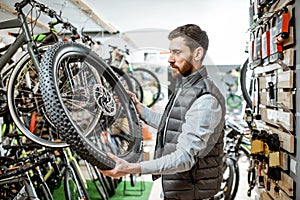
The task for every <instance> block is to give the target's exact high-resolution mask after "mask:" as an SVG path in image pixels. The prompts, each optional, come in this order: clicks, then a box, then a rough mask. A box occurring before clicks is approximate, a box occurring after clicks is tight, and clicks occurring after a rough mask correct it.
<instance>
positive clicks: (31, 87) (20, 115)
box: [7, 54, 69, 148]
mask: <svg viewBox="0 0 300 200" xmlns="http://www.w3.org/2000/svg"><path fill="white" fill-rule="evenodd" d="M38 85H39V75H38V72H37V70H36V68H35V66H34V65H33V62H32V61H31V58H30V56H29V54H25V55H24V56H23V57H22V58H21V59H20V60H19V62H18V63H17V64H16V66H15V67H14V69H13V71H12V73H11V75H10V78H9V82H8V87H7V99H8V100H7V102H8V107H9V112H10V115H11V117H12V119H13V121H14V123H15V124H16V126H17V127H18V129H19V130H20V131H21V132H22V133H23V134H24V135H25V136H26V137H27V138H29V139H30V140H32V141H34V142H36V143H38V144H40V145H43V146H47V147H53V148H64V147H67V146H69V145H68V144H67V143H65V142H63V141H62V138H61V137H60V134H59V132H58V131H57V130H56V128H55V127H54V125H53V124H52V123H51V121H50V120H49V118H48V116H47V115H46V113H45V112H46V111H45V107H44V102H43V101H42V96H41V92H40V90H39V89H38V88H39V87H38ZM58 141H61V142H58Z"/></svg>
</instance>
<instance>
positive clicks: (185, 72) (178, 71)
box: [170, 59, 194, 78]
mask: <svg viewBox="0 0 300 200" xmlns="http://www.w3.org/2000/svg"><path fill="white" fill-rule="evenodd" d="M189 60H190V59H189ZM170 65H171V67H172V77H173V78H178V77H179V76H184V77H186V76H189V75H190V74H191V73H192V72H193V69H194V66H193V64H192V63H191V62H190V61H188V60H184V62H183V65H182V67H178V66H177V65H175V64H174V63H172V64H170Z"/></svg>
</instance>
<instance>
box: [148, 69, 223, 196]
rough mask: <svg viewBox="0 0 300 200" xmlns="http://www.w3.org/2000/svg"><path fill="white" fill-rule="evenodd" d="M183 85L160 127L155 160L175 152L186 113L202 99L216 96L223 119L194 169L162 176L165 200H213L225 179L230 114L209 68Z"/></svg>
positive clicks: (167, 107)
mask: <svg viewBox="0 0 300 200" xmlns="http://www.w3.org/2000/svg"><path fill="white" fill-rule="evenodd" d="M179 82H180V83H178V84H177V86H176V90H178V88H179V87H181V92H180V95H179V96H178V98H177V99H176V101H175V103H174V106H173V108H172V109H171V110H170V108H171V107H172V106H171V105H170V101H171V100H170V101H169V103H168V105H167V106H166V109H165V112H164V114H163V117H162V120H161V123H160V125H159V127H158V134H157V141H156V142H157V143H156V148H155V155H154V158H158V157H161V156H163V155H166V154H169V153H171V152H174V151H175V148H176V143H177V139H178V136H179V135H180V134H181V127H182V124H183V123H184V120H185V118H184V117H185V114H186V112H187V111H188V110H189V108H190V107H191V105H192V104H193V102H195V100H196V99H197V98H199V97H200V96H202V95H204V94H211V95H213V96H215V97H216V98H217V99H218V101H219V103H220V105H221V107H222V114H223V115H222V116H223V117H222V120H221V121H220V122H219V124H218V126H217V127H216V129H215V132H214V134H213V135H211V137H210V139H209V141H208V145H207V149H206V152H205V154H204V155H199V156H196V158H197V162H196V164H195V165H194V166H193V167H192V169H190V170H189V171H186V172H180V173H176V174H172V175H162V186H163V192H164V197H165V199H182V200H192V199H205V198H210V197H212V196H213V195H215V194H216V193H217V192H218V191H219V189H220V185H221V181H222V178H223V175H222V157H223V136H224V130H223V128H224V123H225V122H224V115H225V112H226V110H225V100H224V97H223V95H222V94H221V92H220V91H219V89H218V88H217V87H216V85H215V84H214V82H213V81H212V80H211V79H210V78H209V77H208V76H207V70H206V67H202V68H201V69H200V70H198V71H197V72H196V73H193V74H191V75H190V76H189V77H186V78H184V79H182V81H179ZM178 85H179V86H178ZM175 93H176V91H175ZM171 98H172V97H171ZM171 98H170V99H171ZM171 104H172V103H171ZM168 113H169V115H170V117H169V120H168V123H167V128H166V133H164V130H165V124H166V118H167V115H168ZM154 179H155V177H154Z"/></svg>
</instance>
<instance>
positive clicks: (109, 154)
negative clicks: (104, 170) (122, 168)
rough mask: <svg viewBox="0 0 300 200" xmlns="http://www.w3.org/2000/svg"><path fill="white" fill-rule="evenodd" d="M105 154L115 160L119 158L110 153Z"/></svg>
mask: <svg viewBox="0 0 300 200" xmlns="http://www.w3.org/2000/svg"><path fill="white" fill-rule="evenodd" d="M107 156H108V157H110V158H111V159H113V160H114V161H115V162H117V161H118V160H119V158H118V157H117V156H115V155H114V154H112V153H107Z"/></svg>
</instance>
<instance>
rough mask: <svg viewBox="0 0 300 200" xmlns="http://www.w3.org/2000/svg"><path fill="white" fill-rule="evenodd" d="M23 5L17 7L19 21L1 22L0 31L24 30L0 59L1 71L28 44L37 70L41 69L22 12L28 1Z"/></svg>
mask: <svg viewBox="0 0 300 200" xmlns="http://www.w3.org/2000/svg"><path fill="white" fill-rule="evenodd" d="M23 2H24V1H23ZM23 2H22V3H23ZM22 3H21V4H19V5H17V6H16V10H17V11H18V16H17V19H12V20H6V21H3V22H0V30H2V29H9V28H21V29H22V33H21V34H20V35H19V36H18V37H17V38H16V40H15V41H14V42H13V43H12V44H11V46H10V47H9V48H8V49H7V51H6V52H5V53H4V54H3V55H2V56H1V57H0V70H2V69H3V68H4V66H5V65H6V63H7V62H8V61H9V60H10V59H11V57H12V56H13V55H14V54H15V53H16V52H17V50H18V49H19V48H20V47H21V46H22V45H23V44H27V50H28V53H29V55H30V57H31V59H32V61H33V63H34V65H35V66H36V68H37V70H39V69H40V64H39V61H38V58H37V56H36V54H35V52H34V50H35V44H34V42H33V41H32V38H31V36H30V30H29V27H28V24H27V22H26V17H25V15H24V13H23V11H22V8H23V7H24V6H25V5H27V3H28V1H25V3H23V4H22Z"/></svg>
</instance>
